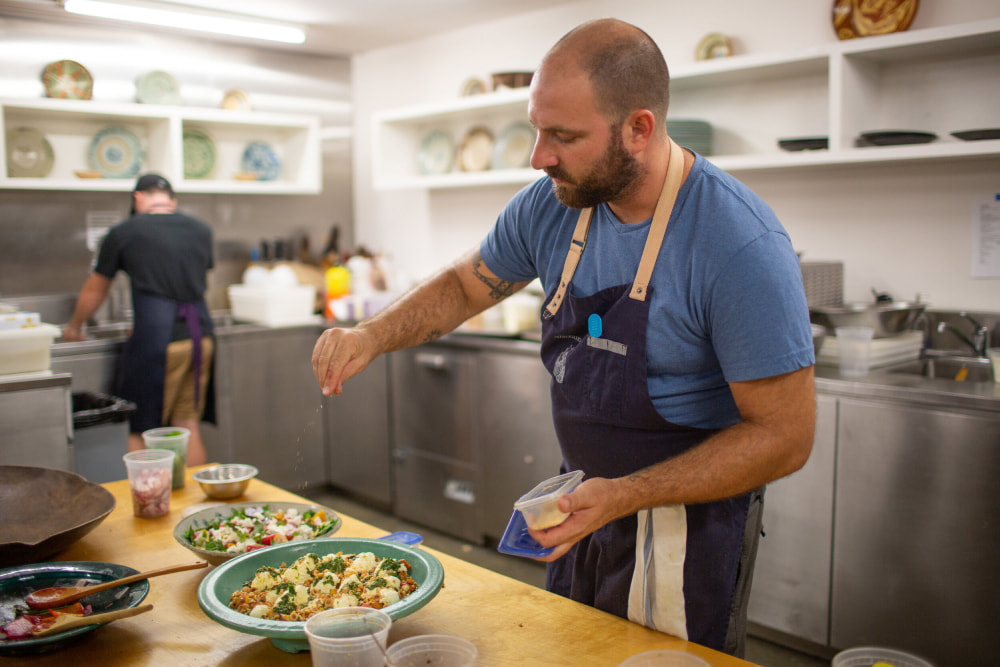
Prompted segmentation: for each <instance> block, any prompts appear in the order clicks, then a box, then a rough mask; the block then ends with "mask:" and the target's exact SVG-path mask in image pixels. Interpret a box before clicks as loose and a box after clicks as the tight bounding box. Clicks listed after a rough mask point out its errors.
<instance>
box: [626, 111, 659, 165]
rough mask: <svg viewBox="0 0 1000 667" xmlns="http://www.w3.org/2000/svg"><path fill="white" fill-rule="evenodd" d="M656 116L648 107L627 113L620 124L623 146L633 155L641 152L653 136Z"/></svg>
mask: <svg viewBox="0 0 1000 667" xmlns="http://www.w3.org/2000/svg"><path fill="white" fill-rule="evenodd" d="M655 128H656V116H654V115H653V112H652V111H650V110H649V109H639V110H638V111H633V112H632V113H631V114H629V116H628V118H627V119H625V123H624V124H623V125H622V141H623V142H624V143H625V148H626V149H628V151H629V152H630V153H632V154H633V155H635V154H636V153H639V152H641V151H642V150H643V149H644V148H646V145H647V144H648V143H649V142H650V140H652V138H653V130H654V129H655Z"/></svg>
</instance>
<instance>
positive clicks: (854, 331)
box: [837, 327, 875, 377]
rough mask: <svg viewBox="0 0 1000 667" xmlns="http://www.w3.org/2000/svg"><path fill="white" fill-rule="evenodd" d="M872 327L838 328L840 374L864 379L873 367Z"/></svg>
mask: <svg viewBox="0 0 1000 667" xmlns="http://www.w3.org/2000/svg"><path fill="white" fill-rule="evenodd" d="M874 335H875V330H874V329H872V328H871V327H837V356H838V360H839V362H840V374H841V375H843V376H845V377H864V376H865V375H868V368H869V366H870V365H871V357H872V337H873V336H874Z"/></svg>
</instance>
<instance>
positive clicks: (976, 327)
mask: <svg viewBox="0 0 1000 667" xmlns="http://www.w3.org/2000/svg"><path fill="white" fill-rule="evenodd" d="M958 316H959V317H964V318H965V319H967V320H969V322H970V323H971V324H972V328H973V334H972V338H969V337H968V336H967V335H965V334H964V333H962V332H961V331H959V330H958V329H957V328H955V327H953V326H952V325H950V324H948V323H947V322H938V326H937V330H938V333H943V332H944V331H946V330H947V331H950V332H952V333H953V334H955V336H957V337H958V339H959V340H961V341H962V342H964V343H965V344H966V345H968V346H969V347H971V348H972V351H973V353H974V354H975V355H976V356H977V357H986V347H987V345H988V341H989V329H988V328H986V327H985V326H983V325H982V324H980V323H979V322H978V321H977V320H976V318H974V317H973V316H972V315H969V314H968V313H959V314H958Z"/></svg>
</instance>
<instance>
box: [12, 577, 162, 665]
mask: <svg viewBox="0 0 1000 667" xmlns="http://www.w3.org/2000/svg"><path fill="white" fill-rule="evenodd" d="M132 574H139V571H138V570H135V569H133V568H131V567H126V566H125V565H116V564H114V563H103V562H98V561H63V562H55V563H37V564H31V565H21V566H19V567H10V568H7V569H4V570H0V627H3V626H6V625H7V624H8V623H10V622H11V621H13V620H14V619H15V617H16V616H17V614H18V611H19V608H20V607H22V606H27V605H26V603H25V602H24V598H25V596H26V595H28V593H32V592H34V591H36V590H40V589H42V588H49V587H52V586H79V585H86V584H99V583H102V582H105V581H112V580H114V579H121V578H122V577H127V576H129V575H132ZM148 593H149V581H148V580H143V581H136V582H133V583H131V584H126V585H125V586H120V587H117V588H113V589H110V590H107V591H102V592H99V593H95V594H94V595H91V596H89V597H87V598H85V600H84V601H83V602H85V603H86V604H87V605H89V606H90V607H91V612H92V613H94V614H97V613H99V612H105V611H116V610H118V609H128V608H130V607H136V606H138V605H139V604H140V603H141V602H142V601H143V600H144V599H145V598H146V595H147V594H148ZM99 627H101V626H100V624H98V625H87V626H84V627H80V628H73V629H72V630H66V631H65V632H61V633H59V634H54V635H47V636H42V637H26V638H24V639H0V656H8V657H11V656H21V655H35V654H39V653H48V652H50V651H55V650H58V649H61V648H64V647H66V646H68V645H70V644H72V643H73V642H75V641H77V640H79V639H80V638H81V637H82V636H83V635H86V634H87V633H90V632H93V631H94V630H96V629H97V628H99Z"/></svg>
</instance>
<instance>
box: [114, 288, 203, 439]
mask: <svg viewBox="0 0 1000 667" xmlns="http://www.w3.org/2000/svg"><path fill="white" fill-rule="evenodd" d="M132 309H133V313H134V324H133V328H132V335H131V336H129V338H128V340H126V341H125V345H124V347H123V349H122V355H121V358H120V359H119V362H118V386H117V389H116V391H117V393H118V395H119V396H121V397H122V398H125V399H128V400H130V401H132V402H133V403H135V404H136V407H137V409H136V412H135V414H133V415H132V418H131V430H132V432H133V433H141V432H142V431H145V430H148V429H151V428H157V427H160V426H164V424H163V385H164V382H165V378H166V360H167V345H169V344H170V342H171V340H172V339H173V331H174V323H175V322H176V321H177V319H178V318H180V319H182V320H183V321H184V324H185V326H186V327H187V330H188V333H189V335H190V337H191V344H192V352H191V353H192V357H193V363H194V371H195V380H194V381H195V401H196V402H197V400H198V397H199V389H200V387H201V384H200V380H201V359H202V357H201V354H202V350H201V340H202V338H203V336H208V335H211V334H212V331H211V324H210V323H211V321H212V318H211V316H210V315H209V312H208V306H207V304H206V303H205V300H204V299H201V300H199V301H198V302H196V303H193V304H181V303H178V302H176V301H174V300H172V299H167V298H164V297H160V296H154V295H152V294H146V293H143V292H138V291H136V290H132ZM199 320H201V321H204V322H207V323H209V324H208V330H207V331H205V330H203V329H202V325H201V322H200V321H199ZM212 375H214V374H212ZM209 384H210V385H211V384H212V378H211V375H210V377H209ZM213 389H214V388H213V387H209V389H208V391H206V396H205V403H206V405H205V414H204V416H203V419H204V420H205V421H214V414H215V410H214V401H213V400H211V399H212V398H213V395H214V391H213Z"/></svg>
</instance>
